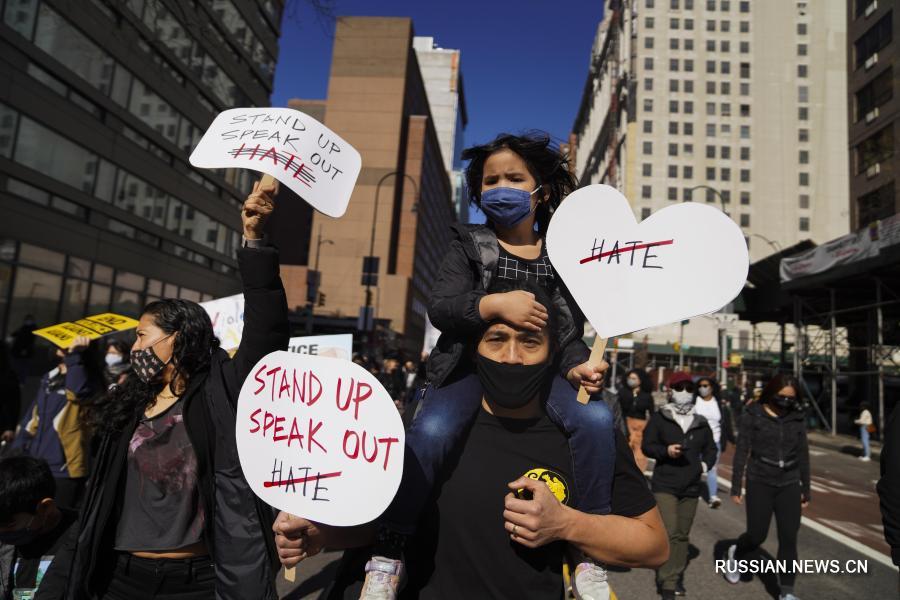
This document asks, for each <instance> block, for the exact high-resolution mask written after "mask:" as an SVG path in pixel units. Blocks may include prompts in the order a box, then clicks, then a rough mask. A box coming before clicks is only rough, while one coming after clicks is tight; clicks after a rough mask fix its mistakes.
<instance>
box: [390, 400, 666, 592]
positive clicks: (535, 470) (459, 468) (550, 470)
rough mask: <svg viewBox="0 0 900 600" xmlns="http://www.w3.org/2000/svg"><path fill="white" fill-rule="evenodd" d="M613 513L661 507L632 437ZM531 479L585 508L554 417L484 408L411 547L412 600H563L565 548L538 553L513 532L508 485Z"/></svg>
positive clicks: (621, 452)
mask: <svg viewBox="0 0 900 600" xmlns="http://www.w3.org/2000/svg"><path fill="white" fill-rule="evenodd" d="M615 471H616V472H615V479H614V482H613V497H612V513H613V514H616V515H621V516H626V517H635V516H638V515H641V514H643V513H645V512H647V511H648V510H650V509H651V508H653V506H655V501H654V499H653V495H652V494H651V493H650V490H649V488H648V486H647V482H646V480H645V479H644V477H643V475H642V474H641V472H640V471H639V470H638V469H637V466H636V465H635V463H634V457H633V455H632V453H631V451H630V450H629V448H628V446H627V444H626V442H625V439H624V437H622V435H621V433H619V432H618V431H617V432H616V465H615ZM522 475H527V476H529V477H533V478H535V479H540V480H542V481H544V482H546V483H547V484H548V486H549V487H550V489H551V491H552V492H553V493H554V494H555V495H556V497H557V498H558V499H559V500H560V501H561V502H563V503H564V504H566V505H568V506H572V507H574V508H577V505H578V504H577V500H578V499H577V498H576V497H574V482H573V481H572V460H571V455H570V452H569V446H568V440H567V438H566V436H565V434H564V433H562V432H561V431H560V430H559V429H558V428H557V427H556V425H554V424H553V423H552V422H551V421H550V419H549V418H547V417H546V416H543V417H541V418H539V419H527V420H525V419H502V418H498V417H495V416H493V415H490V414H489V413H487V412H486V411H484V410H482V411H480V413H479V415H478V418H477V419H476V421H475V423H474V424H473V426H472V428H471V430H470V432H469V435H468V438H467V440H466V442H465V444H463V447H462V448H461V452H460V453H459V455H458V459H457V460H456V461H455V464H454V463H453V462H451V463H450V464H449V465H448V468H447V469H446V472H445V478H444V480H443V483H442V484H441V485H440V486H439V488H438V489H437V490H436V500H435V503H434V504H432V505H431V506H430V508H429V509H428V510H426V513H425V517H424V518H423V522H422V523H421V524H420V527H419V530H418V532H417V534H416V536H415V538H414V539H413V540H412V542H411V546H410V547H409V548H408V549H407V552H406V558H407V567H408V572H409V577H410V579H409V582H408V584H407V586H406V587H405V589H404V590H403V591H402V593H401V597H402V598H416V597H419V598H433V599H448V600H449V599H454V600H455V599H458V598H560V597H561V596H562V593H563V588H562V573H561V569H562V561H563V552H564V551H565V544H564V543H562V542H557V543H554V544H549V545H547V546H544V547H542V548H538V549H534V550H532V549H528V548H526V547H524V546H522V545H520V544H518V543H516V542H513V541H511V540H510V538H509V534H508V532H507V531H506V530H505V529H504V527H503V507H504V506H503V505H504V498H505V497H506V494H507V493H509V491H510V490H509V488H508V487H507V484H508V483H509V482H512V481H515V480H516V479H518V478H519V477H520V476H522Z"/></svg>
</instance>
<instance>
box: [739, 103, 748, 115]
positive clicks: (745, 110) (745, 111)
mask: <svg viewBox="0 0 900 600" xmlns="http://www.w3.org/2000/svg"><path fill="white" fill-rule="evenodd" d="M741 116H742V117H749V116H750V105H749V104H741Z"/></svg>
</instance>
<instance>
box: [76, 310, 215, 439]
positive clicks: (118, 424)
mask: <svg viewBox="0 0 900 600" xmlns="http://www.w3.org/2000/svg"><path fill="white" fill-rule="evenodd" d="M142 314H143V315H149V316H150V317H152V318H153V323H154V324H155V325H156V326H157V327H159V328H160V329H161V330H162V331H163V332H165V334H166V335H173V334H175V345H174V348H173V353H172V364H173V365H174V366H175V372H174V373H173V375H172V385H171V386H170V387H171V388H172V390H173V391H175V392H176V393H183V391H184V390H186V389H187V388H188V386H189V385H190V382H191V379H192V378H193V377H195V376H197V375H199V374H202V373H203V372H204V371H206V370H208V369H209V364H210V361H211V359H212V355H213V353H214V352H215V351H216V350H218V348H219V340H218V338H216V336H215V334H214V333H213V328H212V322H211V321H210V320H209V315H208V314H207V313H206V311H205V310H204V309H203V307H201V306H200V305H199V304H197V303H196V302H190V301H188V300H174V299H166V300H157V301H155V302H151V303H150V304H148V305H147V306H145V307H144V310H143V313H142ZM164 387H165V383H164V382H163V380H162V378H161V377H158V378H157V379H155V380H153V381H151V382H149V383H144V382H143V381H141V379H140V378H139V377H136V376H131V377H129V378H128V379H127V380H126V381H125V383H123V384H122V385H120V386H112V387H111V388H110V389H109V391H108V392H107V393H106V394H103V395H102V397H101V398H98V399H97V401H96V403H94V404H93V405H92V406H90V407H86V410H84V411H83V413H82V419H83V422H84V424H85V425H86V426H87V427H89V428H90V429H91V430H92V431H94V432H95V433H100V434H103V433H113V432H118V431H121V430H122V429H123V428H124V427H127V426H128V425H129V424H130V423H131V422H133V421H134V419H135V418H137V417H138V415H140V414H141V413H143V412H144V410H146V408H147V407H148V406H149V405H151V404H152V403H153V402H154V401H155V399H156V395H157V394H159V393H160V392H161V391H162V389H163V388H164Z"/></svg>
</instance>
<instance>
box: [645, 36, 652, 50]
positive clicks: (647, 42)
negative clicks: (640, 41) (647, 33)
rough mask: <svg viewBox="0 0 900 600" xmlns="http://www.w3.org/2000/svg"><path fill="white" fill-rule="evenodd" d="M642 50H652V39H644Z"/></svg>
mask: <svg viewBox="0 0 900 600" xmlns="http://www.w3.org/2000/svg"><path fill="white" fill-rule="evenodd" d="M644 48H647V49H648V50H652V49H653V38H652V37H647V38H644Z"/></svg>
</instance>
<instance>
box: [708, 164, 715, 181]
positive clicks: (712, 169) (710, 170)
mask: <svg viewBox="0 0 900 600" xmlns="http://www.w3.org/2000/svg"><path fill="white" fill-rule="evenodd" d="M706 179H707V181H715V180H716V168H715V167H706Z"/></svg>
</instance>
